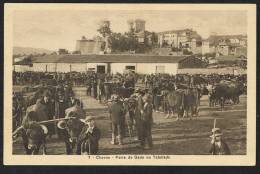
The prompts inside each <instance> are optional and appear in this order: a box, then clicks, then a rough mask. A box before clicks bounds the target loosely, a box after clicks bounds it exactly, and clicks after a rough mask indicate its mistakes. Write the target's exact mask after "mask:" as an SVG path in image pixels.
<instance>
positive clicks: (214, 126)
mask: <svg viewBox="0 0 260 174" xmlns="http://www.w3.org/2000/svg"><path fill="white" fill-rule="evenodd" d="M216 123H217V119H216V118H215V119H214V124H213V129H215V128H216ZM213 138H214V143H213V151H212V155H214V154H215V151H216V149H215V132H213Z"/></svg>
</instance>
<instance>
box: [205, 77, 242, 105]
mask: <svg viewBox="0 0 260 174" xmlns="http://www.w3.org/2000/svg"><path fill="white" fill-rule="evenodd" d="M243 92H244V86H243V84H242V83H240V82H230V81H221V82H220V83H218V84H217V85H216V86H215V87H214V88H213V91H212V94H211V97H210V101H209V102H210V103H211V102H212V101H215V102H217V101H218V102H219V103H220V107H221V110H223V109H224V105H225V102H226V101H227V100H232V101H233V103H234V104H238V103H239V96H240V95H241V94H243Z"/></svg>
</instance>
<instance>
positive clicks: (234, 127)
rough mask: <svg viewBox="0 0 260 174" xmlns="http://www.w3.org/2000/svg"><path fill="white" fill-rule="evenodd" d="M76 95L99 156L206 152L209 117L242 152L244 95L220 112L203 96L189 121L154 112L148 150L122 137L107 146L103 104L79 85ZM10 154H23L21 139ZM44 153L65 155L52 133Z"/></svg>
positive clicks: (232, 147)
mask: <svg viewBox="0 0 260 174" xmlns="http://www.w3.org/2000/svg"><path fill="white" fill-rule="evenodd" d="M74 91H75V93H76V96H77V97H78V98H80V99H81V100H82V101H83V103H84V108H85V109H86V112H87V113H88V115H92V116H95V117H96V122H97V126H98V127H99V128H100V129H101V139H100V151H99V154H102V155H116V154H160V155H163V154H165V155H166V154H167V155H207V154H208V151H209V146H210V138H209V136H210V134H211V129H212V128H213V120H214V118H216V119H217V125H216V127H219V128H221V129H222V131H223V134H224V139H225V140H226V142H227V144H228V145H229V147H230V150H231V153H232V154H233V155H244V154H246V129H247V128H246V118H247V117H246V96H245V95H244V96H241V97H240V104H238V105H233V106H231V105H228V106H226V107H225V110H224V111H220V109H219V107H215V108H209V107H208V100H207V96H203V97H202V99H201V106H200V113H199V117H194V118H193V119H192V120H189V119H183V120H179V121H175V118H170V119H165V118H164V117H165V114H164V113H155V112H154V114H153V117H154V122H155V123H154V125H153V128H152V136H153V143H154V147H153V149H151V150H142V149H140V148H138V147H137V146H138V145H139V144H138V142H137V141H136V140H135V138H134V137H126V138H124V145H122V146H119V145H111V144H110V140H111V128H110V121H109V118H108V113H107V107H106V106H105V105H104V104H99V103H98V101H97V100H95V99H93V98H92V97H88V96H86V92H85V91H86V90H85V88H83V87H80V88H79V87H78V88H74ZM13 153H14V154H24V149H23V145H22V141H21V140H19V141H17V142H16V143H14V144H13ZM47 153H48V154H50V155H61V154H65V144H64V143H63V142H62V141H61V140H59V139H58V138H57V137H56V136H54V137H52V138H51V139H50V138H47Z"/></svg>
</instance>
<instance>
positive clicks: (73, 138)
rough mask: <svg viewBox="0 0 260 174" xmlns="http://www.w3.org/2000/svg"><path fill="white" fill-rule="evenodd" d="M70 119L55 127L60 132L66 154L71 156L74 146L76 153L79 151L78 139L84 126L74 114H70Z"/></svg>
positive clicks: (60, 122)
mask: <svg viewBox="0 0 260 174" xmlns="http://www.w3.org/2000/svg"><path fill="white" fill-rule="evenodd" d="M70 117H71V118H70V119H69V120H67V121H64V120H62V121H59V122H58V124H57V127H58V128H59V129H60V130H61V137H62V138H63V140H64V142H65V146H66V153H67V154H72V153H73V150H74V148H75V146H77V149H76V151H77V152H78V151H80V150H81V145H79V144H78V139H79V136H80V133H81V131H82V129H83V127H84V125H85V124H84V122H83V121H82V120H81V119H80V118H79V116H78V114H77V113H76V112H71V113H70Z"/></svg>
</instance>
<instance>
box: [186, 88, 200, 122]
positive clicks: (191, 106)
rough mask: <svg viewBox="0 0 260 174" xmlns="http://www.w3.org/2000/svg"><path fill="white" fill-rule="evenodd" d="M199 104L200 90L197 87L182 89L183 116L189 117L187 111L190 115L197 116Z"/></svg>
mask: <svg viewBox="0 0 260 174" xmlns="http://www.w3.org/2000/svg"><path fill="white" fill-rule="evenodd" d="M199 104H200V92H199V90H198V89H197V88H189V89H185V90H184V115H183V117H185V116H186V117H189V112H191V116H190V117H189V118H190V119H191V117H192V116H198V112H199V109H198V107H199Z"/></svg>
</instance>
